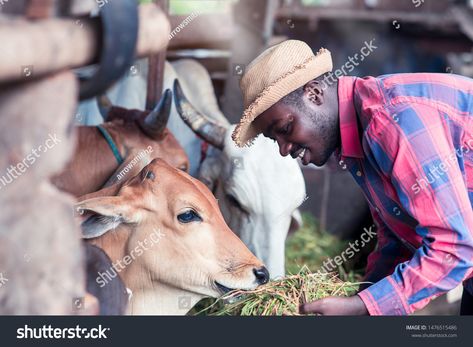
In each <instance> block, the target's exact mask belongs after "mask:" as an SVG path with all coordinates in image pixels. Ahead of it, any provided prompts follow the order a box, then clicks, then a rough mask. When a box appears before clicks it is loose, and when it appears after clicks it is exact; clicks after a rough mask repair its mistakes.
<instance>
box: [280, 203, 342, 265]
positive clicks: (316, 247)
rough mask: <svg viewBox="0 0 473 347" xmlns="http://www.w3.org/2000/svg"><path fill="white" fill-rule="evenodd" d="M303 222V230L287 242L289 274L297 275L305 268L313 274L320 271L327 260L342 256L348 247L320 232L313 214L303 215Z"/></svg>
mask: <svg viewBox="0 0 473 347" xmlns="http://www.w3.org/2000/svg"><path fill="white" fill-rule="evenodd" d="M302 220H303V226H302V228H300V229H299V230H298V231H297V232H296V233H294V234H292V235H290V236H289V237H288V238H287V240H286V272H287V273H288V274H296V273H298V272H299V271H300V269H301V268H302V267H304V266H306V267H307V268H308V269H309V270H310V271H312V272H316V271H319V270H320V269H321V268H322V264H323V262H324V260H325V259H327V258H331V257H334V256H336V255H338V254H340V253H341V252H342V251H343V250H344V249H345V248H346V247H347V242H345V241H342V240H340V239H339V238H337V237H336V236H333V235H331V234H329V233H327V232H322V231H321V230H319V228H318V226H317V221H316V219H315V218H314V217H313V216H312V215H311V214H309V213H306V212H304V213H302Z"/></svg>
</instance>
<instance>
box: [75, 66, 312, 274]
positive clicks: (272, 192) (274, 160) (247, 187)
mask: <svg viewBox="0 0 473 347" xmlns="http://www.w3.org/2000/svg"><path fill="white" fill-rule="evenodd" d="M141 70H142V72H145V71H144V69H141ZM144 76H145V73H142V74H141V76H140V77H137V76H129V77H125V78H124V79H123V80H122V81H121V82H120V83H118V84H117V85H116V86H115V87H114V88H112V90H111V91H110V92H109V93H108V96H109V97H110V99H111V100H112V102H113V103H114V104H117V105H119V106H122V107H127V108H138V109H143V106H144V103H145V94H146V78H145V77H144ZM175 79H178V80H179V82H180V85H181V87H182V91H183V92H184V94H182V93H179V88H177V89H178V90H177V92H178V94H179V95H177V98H176V96H175V98H176V102H178V101H179V102H178V103H179V105H180V106H181V108H182V109H183V110H184V111H186V112H187V118H188V120H190V119H192V122H190V121H188V122H187V123H188V124H186V123H185V122H184V121H183V120H182V119H181V117H180V115H179V113H178V112H177V110H176V108H175V105H173V108H172V110H171V116H170V119H169V122H168V128H169V129H170V130H171V131H172V133H173V134H174V136H175V137H176V138H177V139H178V141H179V142H180V143H181V145H182V146H183V147H184V149H185V150H186V153H187V155H188V156H189V160H190V173H191V175H193V176H194V177H198V178H199V179H200V180H201V181H203V182H204V183H205V184H206V185H207V186H208V187H209V188H210V189H211V190H212V192H213V193H214V194H215V196H216V197H217V199H218V200H219V205H220V208H221V210H222V213H223V215H224V218H225V221H226V222H227V224H228V225H229V226H230V228H231V229H232V230H233V231H235V232H236V233H237V234H238V236H239V237H240V238H241V239H242V240H243V242H244V243H245V244H246V245H247V246H248V247H249V248H250V250H251V251H252V252H253V253H254V254H255V255H256V256H257V257H258V258H259V259H261V260H262V261H263V262H264V263H265V264H266V266H267V268H268V269H269V272H270V274H271V277H273V278H275V277H279V276H283V275H284V273H285V269H284V249H285V240H286V236H287V232H288V230H289V228H290V225H291V222H296V224H297V223H299V224H300V214H299V212H298V210H297V208H298V207H299V206H300V205H301V203H302V202H303V201H304V199H305V184H304V179H303V176H302V172H301V170H300V167H299V165H298V163H297V161H296V160H294V159H292V158H289V157H282V156H280V154H279V149H278V146H277V144H276V143H274V142H273V141H271V140H269V139H267V138H265V137H262V136H260V137H259V138H258V139H257V140H256V141H255V143H254V145H253V146H252V147H250V148H238V147H236V145H235V144H234V143H233V141H232V139H231V133H232V131H233V128H234V126H233V125H230V124H229V122H228V121H227V119H226V118H225V116H224V115H223V114H222V112H221V111H220V109H219V107H218V103H217V99H216V97H215V94H214V89H213V86H212V82H211V79H210V76H209V74H208V72H207V71H206V70H205V68H204V67H203V66H202V65H201V64H199V63H197V62H195V61H193V60H181V61H178V62H174V63H173V64H170V63H168V62H166V66H165V76H164V88H165V89H168V88H169V89H172V88H173V84H174V80H175ZM184 95H185V96H184ZM186 97H187V98H188V100H187V99H186ZM91 106H93V108H92V107H91ZM88 108H89V109H88V110H85V109H82V111H80V112H82V113H83V114H87V115H88V117H90V116H91V115H95V116H97V113H98V109H97V107H96V106H95V105H92V104H90V103H89V107H88ZM89 119H90V118H89ZM196 134H197V135H198V136H196ZM202 139H204V140H205V141H206V142H207V143H209V144H210V146H209V149H208V150H207V152H206V155H205V158H202V157H201V152H202V150H201V149H202V147H201V144H202V142H203V141H202ZM202 159H203V160H202Z"/></svg>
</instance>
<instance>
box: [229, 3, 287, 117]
mask: <svg viewBox="0 0 473 347" xmlns="http://www.w3.org/2000/svg"><path fill="white" fill-rule="evenodd" d="M278 7H279V1H278V0H261V1H252V0H240V1H239V2H238V3H236V5H235V7H234V18H235V34H234V36H233V41H232V49H231V52H232V54H231V57H232V58H231V59H230V65H229V70H228V71H229V73H228V77H227V81H226V83H225V91H224V99H223V102H222V104H223V105H222V106H223V113H224V114H225V116H226V117H227V118H228V120H229V121H230V122H231V123H236V122H238V121H239V120H240V117H241V115H242V112H243V99H242V96H241V91H240V87H239V83H240V79H241V75H242V74H243V72H244V70H245V68H246V66H247V65H248V64H249V63H250V62H251V61H252V60H253V59H254V58H256V56H257V55H258V54H259V53H260V52H261V51H262V50H264V49H265V48H266V46H267V44H268V42H269V40H270V39H271V36H272V32H273V22H274V16H275V13H276V10H277V8H278Z"/></svg>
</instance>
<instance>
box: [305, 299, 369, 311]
mask: <svg viewBox="0 0 473 347" xmlns="http://www.w3.org/2000/svg"><path fill="white" fill-rule="evenodd" d="M299 312H300V313H306V314H307V313H317V314H321V315H326V316H330V315H337V316H343V315H347V316H361V315H367V314H368V310H367V309H366V306H365V304H364V302H363V300H361V298H360V297H359V296H358V295H354V296H352V297H349V298H343V297H338V296H329V297H327V298H324V299H320V300H316V301H312V302H309V303H307V304H304V305H301V306H300V307H299Z"/></svg>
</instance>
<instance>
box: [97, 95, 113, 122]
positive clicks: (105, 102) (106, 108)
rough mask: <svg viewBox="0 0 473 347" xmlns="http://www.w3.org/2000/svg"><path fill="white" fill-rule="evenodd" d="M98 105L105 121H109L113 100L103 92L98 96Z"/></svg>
mask: <svg viewBox="0 0 473 347" xmlns="http://www.w3.org/2000/svg"><path fill="white" fill-rule="evenodd" d="M97 106H98V107H99V111H100V114H101V115H102V118H103V120H104V121H107V118H108V113H109V112H110V109H111V108H112V106H113V105H112V102H111V101H110V99H109V98H108V96H107V95H105V94H103V95H101V96H99V97H98V98H97Z"/></svg>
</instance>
